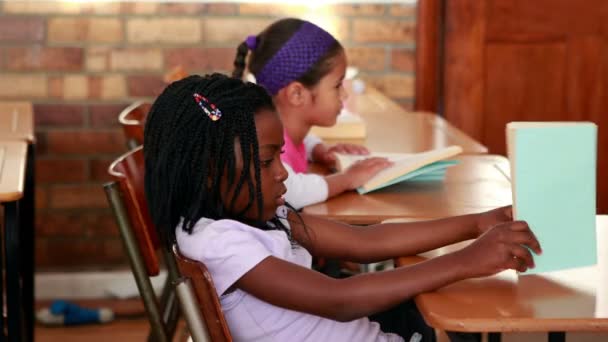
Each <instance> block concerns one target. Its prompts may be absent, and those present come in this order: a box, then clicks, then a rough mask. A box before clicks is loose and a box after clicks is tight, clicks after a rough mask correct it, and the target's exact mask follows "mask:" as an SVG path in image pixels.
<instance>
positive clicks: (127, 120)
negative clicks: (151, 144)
mask: <svg viewBox="0 0 608 342" xmlns="http://www.w3.org/2000/svg"><path fill="white" fill-rule="evenodd" d="M151 107H152V103H150V102H144V101H136V102H133V103H132V104H131V105H129V106H128V107H127V108H125V109H123V110H122V112H120V114H119V115H118V122H120V125H121V126H122V129H123V130H124V132H125V137H126V138H127V147H128V148H129V149H134V148H135V147H137V146H139V145H142V144H143V143H144V125H145V124H146V117H147V116H148V112H149V111H150V108H151Z"/></svg>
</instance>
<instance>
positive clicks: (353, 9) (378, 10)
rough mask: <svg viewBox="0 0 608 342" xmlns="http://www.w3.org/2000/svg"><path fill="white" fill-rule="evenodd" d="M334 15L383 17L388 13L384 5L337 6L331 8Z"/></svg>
mask: <svg viewBox="0 0 608 342" xmlns="http://www.w3.org/2000/svg"><path fill="white" fill-rule="evenodd" d="M329 9H330V10H331V12H332V13H334V14H337V15H351V16H360V15H376V16H378V15H383V14H384V12H385V11H386V5H384V4H336V5H333V6H330V7H329Z"/></svg>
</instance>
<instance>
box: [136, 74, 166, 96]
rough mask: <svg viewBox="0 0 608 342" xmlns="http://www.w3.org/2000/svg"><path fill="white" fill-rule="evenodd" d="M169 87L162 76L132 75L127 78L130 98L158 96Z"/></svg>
mask: <svg viewBox="0 0 608 342" xmlns="http://www.w3.org/2000/svg"><path fill="white" fill-rule="evenodd" d="M166 86H167V85H166V84H165V81H163V78H162V76H153V75H132V76H127V89H128V90H127V91H128V92H129V96H135V97H143V96H154V97H156V96H158V95H160V93H161V92H162V91H163V89H164V88H165V87H166Z"/></svg>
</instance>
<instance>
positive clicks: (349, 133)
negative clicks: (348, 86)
mask: <svg viewBox="0 0 608 342" xmlns="http://www.w3.org/2000/svg"><path fill="white" fill-rule="evenodd" d="M310 132H311V133H312V134H314V135H316V136H318V137H319V138H321V139H364V138H365V137H366V135H367V131H366V129H365V121H363V119H362V118H361V116H359V115H357V114H354V113H352V112H350V111H348V110H347V109H346V108H343V109H342V111H341V112H340V114H339V115H338V119H337V120H336V124H335V125H333V126H331V127H319V126H313V127H312V128H311V130H310Z"/></svg>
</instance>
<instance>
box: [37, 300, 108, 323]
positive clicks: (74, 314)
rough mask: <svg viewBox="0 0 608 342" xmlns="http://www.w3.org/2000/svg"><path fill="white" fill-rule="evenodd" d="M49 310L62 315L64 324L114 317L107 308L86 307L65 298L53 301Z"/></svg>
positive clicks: (100, 320)
mask: <svg viewBox="0 0 608 342" xmlns="http://www.w3.org/2000/svg"><path fill="white" fill-rule="evenodd" d="M49 311H50V312H51V314H53V315H57V316H63V317H64V321H63V324H64V325H78V324H87V323H106V322H108V321H111V320H112V319H113V318H114V315H113V313H112V312H111V310H109V309H87V308H83V307H81V306H78V305H76V304H74V303H71V302H68V301H65V300H55V301H53V302H52V303H51V307H50V308H49Z"/></svg>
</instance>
